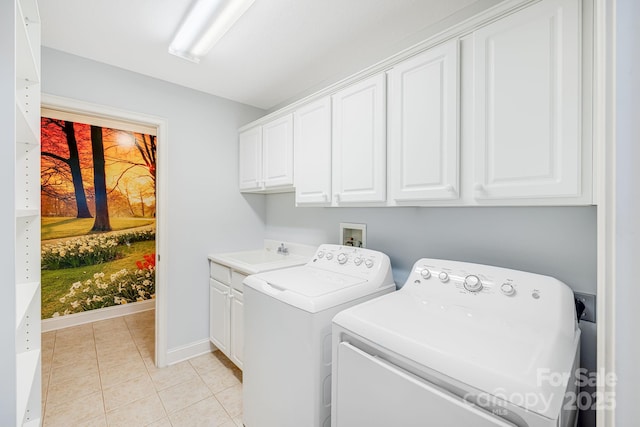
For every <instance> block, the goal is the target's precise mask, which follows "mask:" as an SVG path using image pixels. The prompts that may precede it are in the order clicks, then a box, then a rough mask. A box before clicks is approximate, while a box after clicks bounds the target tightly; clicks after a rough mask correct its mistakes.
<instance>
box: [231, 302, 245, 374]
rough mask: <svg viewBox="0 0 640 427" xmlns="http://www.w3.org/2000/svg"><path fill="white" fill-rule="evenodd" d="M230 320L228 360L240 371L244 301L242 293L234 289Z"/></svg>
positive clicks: (242, 354) (242, 351) (242, 355)
mask: <svg viewBox="0 0 640 427" xmlns="http://www.w3.org/2000/svg"><path fill="white" fill-rule="evenodd" d="M230 299H231V304H230V310H231V313H230V318H231V324H230V325H229V326H230V329H231V336H232V337H233V339H232V340H231V342H230V344H231V349H230V351H229V353H230V354H229V358H230V359H231V360H232V361H233V363H235V364H236V365H237V366H238V368H240V369H242V361H243V360H244V321H243V316H244V300H243V296H242V292H239V291H237V290H235V289H232V290H231V296H230Z"/></svg>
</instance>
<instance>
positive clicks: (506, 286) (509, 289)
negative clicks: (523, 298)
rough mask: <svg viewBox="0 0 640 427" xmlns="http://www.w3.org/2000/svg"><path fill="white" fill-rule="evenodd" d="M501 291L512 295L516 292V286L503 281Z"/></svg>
mask: <svg viewBox="0 0 640 427" xmlns="http://www.w3.org/2000/svg"><path fill="white" fill-rule="evenodd" d="M500 292H502V293H503V294H504V295H506V296H508V297H510V296H512V295H514V294H515V293H516V288H514V287H513V285H512V284H511V283H503V284H502V285H500Z"/></svg>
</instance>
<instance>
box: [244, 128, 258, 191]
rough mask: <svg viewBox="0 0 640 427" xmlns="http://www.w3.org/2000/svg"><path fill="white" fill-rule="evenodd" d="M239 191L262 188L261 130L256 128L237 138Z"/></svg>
mask: <svg viewBox="0 0 640 427" xmlns="http://www.w3.org/2000/svg"><path fill="white" fill-rule="evenodd" d="M238 144H239V171H240V174H239V175H240V177H239V181H240V182H239V184H240V190H241V191H242V190H255V189H259V188H262V128H261V127H260V126H256V127H254V128H251V129H249V130H246V131H244V132H242V133H240V137H239V142H238Z"/></svg>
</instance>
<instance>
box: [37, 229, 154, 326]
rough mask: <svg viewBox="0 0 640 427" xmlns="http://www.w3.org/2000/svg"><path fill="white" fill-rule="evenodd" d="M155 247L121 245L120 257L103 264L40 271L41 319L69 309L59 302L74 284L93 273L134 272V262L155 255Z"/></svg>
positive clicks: (144, 243)
mask: <svg viewBox="0 0 640 427" xmlns="http://www.w3.org/2000/svg"><path fill="white" fill-rule="evenodd" d="M141 225H142V224H141ZM155 245H156V243H155V241H145V242H136V243H132V244H131V245H130V246H126V245H122V246H121V247H120V249H119V252H121V253H122V257H121V258H119V259H117V260H115V261H112V262H107V263H103V264H97V265H88V266H84V267H78V268H64V269H60V270H42V318H43V319H48V318H50V317H51V316H52V315H53V313H55V312H59V313H61V314H62V312H64V310H65V309H67V308H69V306H68V304H67V303H61V302H60V298H62V297H63V296H64V295H65V294H67V292H69V288H70V287H71V285H72V284H73V283H74V282H77V281H84V280H86V279H92V278H93V275H94V274H95V273H105V275H106V276H107V277H108V276H109V275H111V274H112V273H115V272H117V271H120V270H122V269H123V268H126V269H128V270H135V269H136V268H137V267H136V261H140V260H142V259H143V256H144V255H146V254H152V253H155V251H156V248H155Z"/></svg>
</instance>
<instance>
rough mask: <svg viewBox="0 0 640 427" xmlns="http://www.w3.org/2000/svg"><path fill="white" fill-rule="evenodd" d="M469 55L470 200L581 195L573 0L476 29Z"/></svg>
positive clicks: (555, 0)
mask: <svg viewBox="0 0 640 427" xmlns="http://www.w3.org/2000/svg"><path fill="white" fill-rule="evenodd" d="M474 55H475V58H474V67H475V68H474V86H475V104H474V115H475V132H474V134H475V150H476V151H475V184H474V195H475V198H476V199H479V200H482V199H513V198H554V197H576V196H580V193H581V180H582V177H581V173H582V171H581V158H582V156H581V131H580V129H581V128H580V115H581V87H580V84H581V83H580V81H581V79H580V75H581V74H580V2H579V0H546V1H543V2H540V3H537V4H534V5H532V6H530V7H527V8H526V9H523V10H521V11H519V12H517V13H514V14H513V15H510V16H507V17H505V18H503V19H500V20H498V21H496V22H494V23H492V24H490V25H488V26H486V27H484V28H481V29H479V30H478V31H476V32H475V33H474Z"/></svg>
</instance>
